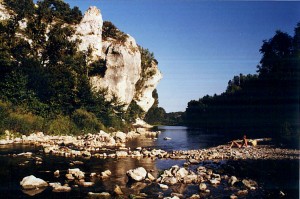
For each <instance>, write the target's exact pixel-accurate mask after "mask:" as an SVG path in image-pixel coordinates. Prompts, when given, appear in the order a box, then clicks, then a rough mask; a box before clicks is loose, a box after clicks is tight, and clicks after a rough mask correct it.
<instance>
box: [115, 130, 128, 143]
mask: <svg viewBox="0 0 300 199" xmlns="http://www.w3.org/2000/svg"><path fill="white" fill-rule="evenodd" d="M115 140H116V141H119V142H126V134H125V133H123V132H121V131H118V132H117V133H116V136H115Z"/></svg>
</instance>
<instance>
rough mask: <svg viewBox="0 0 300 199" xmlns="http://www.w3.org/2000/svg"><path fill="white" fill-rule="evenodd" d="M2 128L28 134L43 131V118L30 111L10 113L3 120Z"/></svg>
mask: <svg viewBox="0 0 300 199" xmlns="http://www.w3.org/2000/svg"><path fill="white" fill-rule="evenodd" d="M3 123H4V125H3V127H2V128H4V129H8V130H10V131H13V132H15V133H21V134H25V135H29V134H30V133H33V132H37V131H43V125H44V119H43V118H42V117H39V116H36V115H33V114H31V113H15V112H14V113H10V114H9V116H8V117H6V118H5V119H4V121H3Z"/></svg>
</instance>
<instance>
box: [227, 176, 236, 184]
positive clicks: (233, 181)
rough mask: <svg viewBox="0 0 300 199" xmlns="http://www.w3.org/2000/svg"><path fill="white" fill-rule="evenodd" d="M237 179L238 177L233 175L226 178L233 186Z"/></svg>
mask: <svg viewBox="0 0 300 199" xmlns="http://www.w3.org/2000/svg"><path fill="white" fill-rule="evenodd" d="M237 181H238V179H237V178H236V177H235V176H231V177H230V178H229V180H228V183H229V184H230V185H231V186H233V185H234V184H235V183H236V182H237Z"/></svg>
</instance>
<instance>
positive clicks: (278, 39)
mask: <svg viewBox="0 0 300 199" xmlns="http://www.w3.org/2000/svg"><path fill="white" fill-rule="evenodd" d="M259 51H260V52H261V54H262V58H261V60H260V62H259V65H258V66H257V74H248V75H243V74H240V75H237V76H234V77H233V79H232V80H229V82H228V85H227V89H226V91H225V92H223V93H222V94H220V95H216V94H215V95H213V96H209V95H206V96H204V97H202V98H200V99H199V100H191V101H190V102H188V105H187V108H186V111H185V112H177V113H166V112H165V110H164V109H163V108H161V107H158V103H156V104H154V106H153V107H152V108H151V109H150V110H149V112H148V113H147V115H146V121H147V122H149V123H150V124H163V125H186V126H188V127H190V128H201V129H203V130H208V131H213V132H222V133H225V134H226V133H239V134H247V135H249V136H269V137H273V138H276V140H277V141H278V140H279V141H280V142H281V143H282V142H285V141H288V142H289V143H290V144H292V145H294V146H297V147H299V135H300V132H299V129H300V126H299V82H300V79H299V77H300V75H299V67H300V60H299V57H300V23H299V24H298V25H297V27H296V28H295V34H294V36H293V37H292V36H290V35H288V34H287V33H284V32H281V31H277V32H276V33H275V35H274V36H273V37H272V38H271V39H269V40H264V41H263V44H262V46H261V48H260V50H259ZM240 136H242V135H240ZM291 142H292V143H291Z"/></svg>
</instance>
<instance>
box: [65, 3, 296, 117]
mask: <svg viewBox="0 0 300 199" xmlns="http://www.w3.org/2000/svg"><path fill="white" fill-rule="evenodd" d="M65 2H67V3H69V4H70V5H71V6H72V7H73V6H78V7H79V8H80V9H81V10H82V12H83V13H84V11H85V10H86V9H87V8H88V7H89V6H92V5H94V6H97V7H98V8H99V9H100V10H101V13H102V17H103V20H107V21H111V22H113V23H114V24H115V25H116V26H117V27H118V28H119V29H120V30H122V31H124V32H126V33H128V34H130V35H131V36H133V37H134V38H135V39H136V41H137V43H138V44H139V45H141V46H143V47H144V48H148V49H149V50H150V51H152V52H154V55H155V57H156V59H157V60H158V62H159V68H160V70H161V71H162V73H163V75H164V78H163V79H162V80H161V82H160V83H159V85H158V88H157V90H158V94H159V106H161V107H163V108H164V109H165V110H166V111H167V112H173V111H184V110H185V108H186V107H187V103H188V102H189V101H190V100H192V99H196V100H197V99H199V98H200V97H203V96H204V95H206V94H209V95H213V94H215V93H216V94H220V93H222V92H224V91H225V89H226V86H227V83H228V81H229V80H230V79H232V78H233V76H234V75H238V74H240V73H242V74H249V73H250V74H254V73H256V66H257V64H258V63H259V60H260V58H261V55H260V53H259V49H260V47H261V45H262V41H263V40H265V39H270V38H271V37H272V36H273V35H274V33H275V31H276V30H282V31H284V32H287V33H289V34H290V35H294V28H295V27H296V24H297V23H298V22H300V2H277V1H276V2H275V1H266V2H259V1H255V2H249V1H247V2H242V1H229V2H223V1H213V2H211V1H199V0H126V1H125V0H65Z"/></svg>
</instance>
